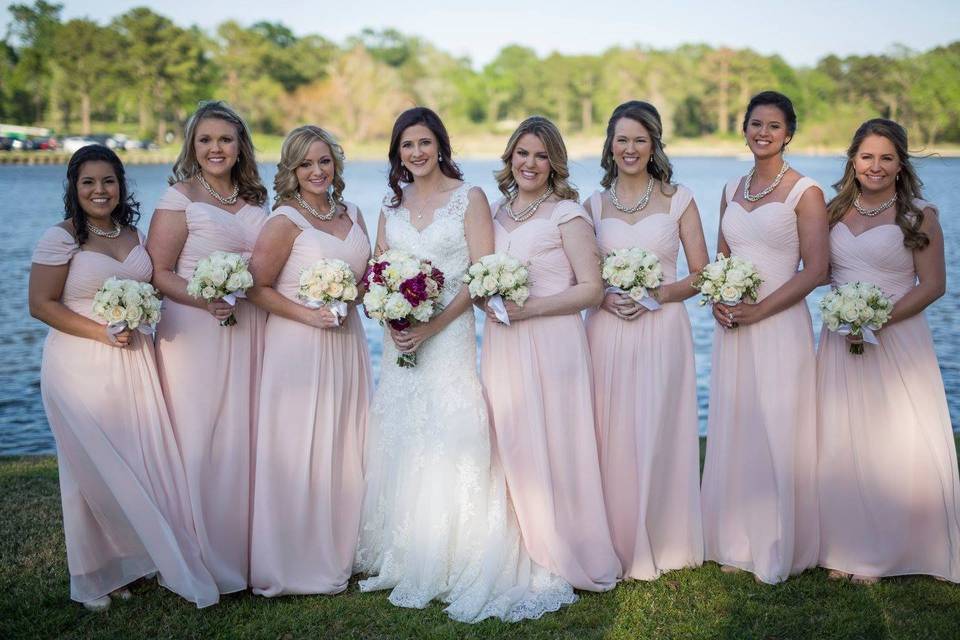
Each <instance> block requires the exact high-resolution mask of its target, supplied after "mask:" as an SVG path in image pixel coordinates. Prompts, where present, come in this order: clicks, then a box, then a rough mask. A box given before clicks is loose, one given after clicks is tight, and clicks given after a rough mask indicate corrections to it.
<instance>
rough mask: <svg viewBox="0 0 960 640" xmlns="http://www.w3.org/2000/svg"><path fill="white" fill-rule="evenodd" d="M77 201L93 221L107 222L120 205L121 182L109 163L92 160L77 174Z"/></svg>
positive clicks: (81, 166) (83, 165)
mask: <svg viewBox="0 0 960 640" xmlns="http://www.w3.org/2000/svg"><path fill="white" fill-rule="evenodd" d="M77 199H78V200H79V201H80V208H81V209H83V212H84V213H85V214H87V217H89V218H90V219H92V220H97V221H100V222H107V221H109V220H110V214H111V213H113V211H114V209H116V208H117V205H119V204H120V181H119V180H118V179H117V174H116V172H115V171H114V170H113V166H112V165H111V164H110V163H109V162H104V161H102V160H91V161H89V162H84V163H83V164H82V165H80V170H79V171H78V173H77Z"/></svg>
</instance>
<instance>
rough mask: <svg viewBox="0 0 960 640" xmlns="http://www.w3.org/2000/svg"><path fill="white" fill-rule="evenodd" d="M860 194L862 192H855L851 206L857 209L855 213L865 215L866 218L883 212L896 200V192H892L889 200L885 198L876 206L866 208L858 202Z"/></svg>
mask: <svg viewBox="0 0 960 640" xmlns="http://www.w3.org/2000/svg"><path fill="white" fill-rule="evenodd" d="M862 195H863V194H862V193H858V194H857V197H856V198H855V199H854V200H853V208H854V209H856V210H857V213H859V214H860V215H862V216H866V217H868V218H872V217H874V216H878V215H880V214H881V213H883V212H884V211H886V210H887V209H889V208H890V207H892V206H893V203H894V202H896V201H897V194H896V193H894V194H893V197H892V198H890V199H889V200H885V201H884V202H882V203H880V204H879V205H878V206H876V207H874V208H872V209H867V208H866V207H864V206H863V204H862V203H861V202H860V196H862Z"/></svg>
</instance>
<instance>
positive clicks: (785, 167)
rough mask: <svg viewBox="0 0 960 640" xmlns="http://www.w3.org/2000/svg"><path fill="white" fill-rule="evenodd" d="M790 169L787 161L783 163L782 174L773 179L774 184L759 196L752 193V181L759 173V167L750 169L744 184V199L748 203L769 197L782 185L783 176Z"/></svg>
mask: <svg viewBox="0 0 960 640" xmlns="http://www.w3.org/2000/svg"><path fill="white" fill-rule="evenodd" d="M788 169H790V165H789V164H788V163H787V161H786V160H784V161H783V166H782V167H780V173H778V174H777V177H776V178H774V179H773V182H771V183H770V186H768V187H767V188H766V189H764V190H763V191H761V192H760V193H757V194H751V193H750V181H751V180H753V176H754V175H755V174H756V173H757V167H756V166H754V167H753V168H752V169H750V173H748V174H747V179H746V181H745V182H744V183H743V199H744V200H746V201H747V202H759V201H760V200H762V199H763V198H766V197H767V196H768V195H770V194H771V193H773V190H774V189H776V188H777V187H778V186H779V185H780V181H781V180H783V176H784V175H785V174H786V173H787V170H788Z"/></svg>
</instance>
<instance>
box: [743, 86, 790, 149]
mask: <svg viewBox="0 0 960 640" xmlns="http://www.w3.org/2000/svg"><path fill="white" fill-rule="evenodd" d="M763 106H770V107H776V108H777V109H780V111H781V112H783V118H784V120H786V122H785V123H784V124H786V125H787V135H788V136H789V137H788V138H787V141H786V142H784V143H783V149H781V151H783V150H784V149H786V148H787V145H788V144H790V141H791V140H792V139H793V136H794V134H795V133H796V132H797V112H796V110H795V109H794V108H793V102H792V101H791V100H790V98H788V97H787V96H785V95H783V94H782V93H780V92H779V91H761V92H760V93H758V94H757V95H755V96H753V97H752V98H750V102H749V103H747V110H746V111H744V112H743V126H742V128H743V132H744V133H746V132H747V123H748V122H750V114H752V113H753V110H754V109H756V108H757V107H763Z"/></svg>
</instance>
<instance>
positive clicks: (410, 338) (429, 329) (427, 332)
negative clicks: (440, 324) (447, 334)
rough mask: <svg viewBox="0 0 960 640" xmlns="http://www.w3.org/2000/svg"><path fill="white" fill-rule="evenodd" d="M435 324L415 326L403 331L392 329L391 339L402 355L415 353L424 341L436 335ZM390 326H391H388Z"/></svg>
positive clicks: (428, 323)
mask: <svg viewBox="0 0 960 640" xmlns="http://www.w3.org/2000/svg"><path fill="white" fill-rule="evenodd" d="M434 325H435V323H434V322H426V323H422V324H416V325H413V326H411V327H409V328H407V329H404V330H403V331H397V330H396V329H394V328H393V327H390V337H391V338H393V344H395V345H396V346H397V351H399V352H400V353H414V352H416V350H417V349H419V348H420V345H421V344H423V341H424V340H426V339H427V338H429V337H431V336H432V335H433V334H434V333H436V329H435V328H434ZM388 326H389V325H388Z"/></svg>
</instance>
